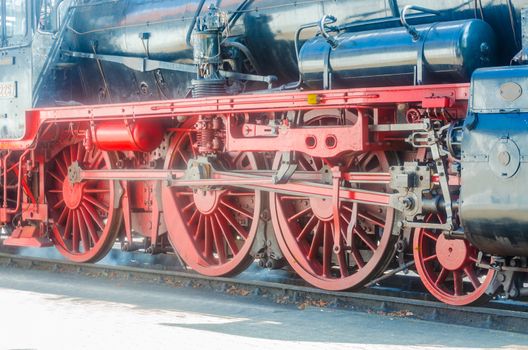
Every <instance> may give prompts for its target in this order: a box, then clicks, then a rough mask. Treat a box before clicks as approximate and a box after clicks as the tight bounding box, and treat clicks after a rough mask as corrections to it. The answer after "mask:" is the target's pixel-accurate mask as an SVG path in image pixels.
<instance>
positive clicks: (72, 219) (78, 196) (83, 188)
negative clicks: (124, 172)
mask: <svg viewBox="0 0 528 350" xmlns="http://www.w3.org/2000/svg"><path fill="white" fill-rule="evenodd" d="M75 161H77V162H81V163H82V164H84V166H86V167H87V168H89V169H101V168H110V167H111V166H112V164H113V163H114V162H115V160H114V159H111V157H110V155H109V154H108V153H106V152H103V151H99V150H92V151H86V150H85V149H84V147H83V145H82V144H81V143H78V144H74V145H71V146H68V147H66V148H64V149H63V150H62V151H61V152H60V153H59V154H57V155H56V156H55V158H54V159H53V160H52V161H51V162H50V164H49V168H48V170H47V172H46V178H47V188H48V190H47V198H48V202H49V206H50V211H51V217H52V218H53V226H52V239H53V241H54V243H55V246H56V247H57V249H58V250H59V252H61V253H62V254H63V255H64V256H65V257H66V258H68V259H69V260H72V261H76V262H92V261H97V260H98V259H100V258H102V257H103V256H104V255H106V253H107V252H108V251H109V249H111V248H112V246H113V244H114V242H115V239H116V236H117V234H118V233H119V230H120V226H121V212H120V211H119V210H118V208H116V205H115V203H116V201H117V199H116V196H117V191H116V188H115V187H116V184H115V183H114V182H112V181H104V180H91V181H86V182H83V183H76V184H71V183H70V181H69V178H68V167H69V166H70V165H71V164H72V163H73V162H75Z"/></svg>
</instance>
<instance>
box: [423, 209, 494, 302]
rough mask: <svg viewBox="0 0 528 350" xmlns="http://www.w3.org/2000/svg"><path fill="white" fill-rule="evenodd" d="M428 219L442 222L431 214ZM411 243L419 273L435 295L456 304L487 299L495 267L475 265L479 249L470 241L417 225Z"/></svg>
mask: <svg viewBox="0 0 528 350" xmlns="http://www.w3.org/2000/svg"><path fill="white" fill-rule="evenodd" d="M427 222H441V218H440V217H439V216H438V215H430V216H429V217H428V218H427ZM413 246H414V249H413V252H414V261H415V262H416V269H417V271H418V274H419V275H420V278H421V280H422V282H423V283H424V285H425V287H426V288H427V290H428V291H429V292H430V293H431V294H432V295H433V296H434V297H435V298H437V299H438V300H440V301H442V302H444V303H447V304H451V305H457V306H461V305H470V304H478V303H482V302H485V301H487V300H489V299H490V296H488V295H487V294H486V290H487V289H488V287H489V285H490V284H491V282H492V281H493V278H494V276H495V271H494V270H485V269H479V268H477V266H476V262H477V255H478V250H477V249H476V248H475V247H474V246H472V245H471V243H469V242H468V241H466V240H462V239H452V240H449V239H446V238H445V236H444V235H443V234H442V233H441V232H440V231H438V230H429V229H417V230H416V232H415V233H414V239H413Z"/></svg>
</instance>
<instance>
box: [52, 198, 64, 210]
mask: <svg viewBox="0 0 528 350" xmlns="http://www.w3.org/2000/svg"><path fill="white" fill-rule="evenodd" d="M62 206H64V199H62V198H61V199H60V200H59V201H58V202H57V203H55V205H53V207H52V208H53V209H54V210H58V209H59V208H60V207H62Z"/></svg>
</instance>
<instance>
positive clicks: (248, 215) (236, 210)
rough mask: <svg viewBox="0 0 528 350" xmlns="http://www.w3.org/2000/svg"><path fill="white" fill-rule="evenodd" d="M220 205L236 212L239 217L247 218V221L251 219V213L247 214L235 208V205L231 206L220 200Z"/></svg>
mask: <svg viewBox="0 0 528 350" xmlns="http://www.w3.org/2000/svg"><path fill="white" fill-rule="evenodd" d="M220 203H222V204H223V205H224V206H226V207H227V208H229V209H231V210H233V211H234V212H237V213H239V214H240V215H242V216H245V217H247V218H248V219H253V215H252V214H251V213H249V212H247V211H245V210H243V209H241V208H239V207H237V206H236V205H233V204H231V203H229V202H228V201H226V200H223V199H222V200H220Z"/></svg>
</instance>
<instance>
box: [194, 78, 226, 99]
mask: <svg viewBox="0 0 528 350" xmlns="http://www.w3.org/2000/svg"><path fill="white" fill-rule="evenodd" d="M191 84H192V96H193V98H200V97H208V96H222V95H225V94H226V87H225V81H224V80H223V79H209V80H208V79H203V80H193V81H192V83H191Z"/></svg>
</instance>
